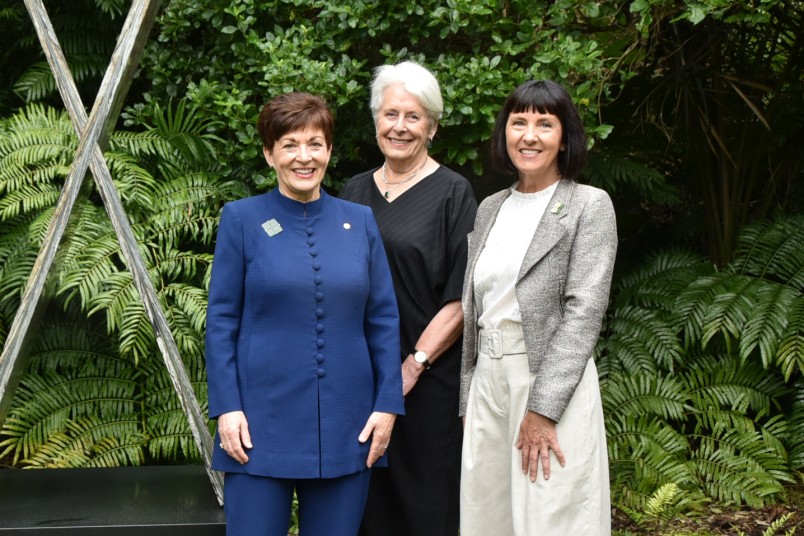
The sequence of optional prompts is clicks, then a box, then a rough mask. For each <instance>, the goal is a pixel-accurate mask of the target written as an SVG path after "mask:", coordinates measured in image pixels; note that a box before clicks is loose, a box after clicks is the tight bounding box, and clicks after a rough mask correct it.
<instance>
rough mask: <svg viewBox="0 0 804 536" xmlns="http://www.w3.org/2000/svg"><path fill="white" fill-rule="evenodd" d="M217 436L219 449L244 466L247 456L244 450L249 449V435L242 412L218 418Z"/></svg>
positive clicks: (225, 414) (232, 412) (230, 413)
mask: <svg viewBox="0 0 804 536" xmlns="http://www.w3.org/2000/svg"><path fill="white" fill-rule="evenodd" d="M218 435H220V438H221V448H222V449H223V450H224V451H226V454H228V455H229V456H231V457H232V458H234V459H235V460H237V461H238V462H240V463H241V464H244V463H246V462H247V461H248V455H247V454H246V451H245V450H244V449H250V448H251V434H249V433H248V421H247V420H246V414H245V413H243V412H242V411H231V412H229V413H224V414H223V415H221V416H219V417H218Z"/></svg>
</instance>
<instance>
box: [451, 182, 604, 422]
mask: <svg viewBox="0 0 804 536" xmlns="http://www.w3.org/2000/svg"><path fill="white" fill-rule="evenodd" d="M509 195H511V193H510V190H508V189H507V190H503V191H501V192H498V193H496V194H494V195H492V196H490V197H488V198H486V199H485V200H484V201H483V202H482V203H481V204H480V207H479V208H478V210H477V218H476V219H475V228H474V230H473V231H472V232H471V233H470V234H469V264H468V266H467V269H466V277H465V279H464V286H463V315H464V334H463V358H462V363H461V399H460V414H461V415H465V414H466V404H467V399H468V396H469V385H470V384H471V381H472V375H473V374H474V371H475V364H476V363H477V329H478V328H477V311H476V310H475V300H474V298H475V296H474V284H473V281H474V271H475V265H476V264H477V259H478V256H479V255H480V252H481V251H482V249H483V246H484V244H485V242H486V239H487V237H488V235H489V231H491V228H492V226H493V225H494V222H495V220H496V219H497V213H498V212H499V210H500V206H501V205H502V204H503V201H505V199H506V198H507V197H508V196H509ZM616 253H617V224H616V221H615V217H614V207H613V206H612V204H611V199H610V198H609V196H608V194H607V193H606V192H604V191H603V190H600V189H598V188H594V187H592V186H587V185H582V184H577V183H575V182H574V181H570V180H567V179H562V180H561V181H560V182H559V183H558V185H557V187H556V191H555V193H554V194H553V197H552V199H551V200H550V203H549V204H548V205H547V210H545V212H544V216H543V217H542V219H541V222H540V223H539V227H538V229H537V230H536V234H535V235H534V236H533V240H532V241H531V243H530V246H529V247H528V251H527V253H526V254H525V259H524V261H523V262H522V267H521V268H520V270H519V276H518V278H517V282H516V298H517V302H518V304H519V308H520V311H521V313H522V330H523V332H524V337H525V347H526V349H527V353H528V363H529V365H530V372H531V374H534V375H535V377H536V379H535V381H534V384H533V389H532V390H531V393H530V397H529V399H528V409H529V410H531V411H535V412H536V413H539V414H541V415H544V416H546V417H549V418H551V419H553V420H554V421H556V422H557V421H558V420H559V419H561V415H563V413H564V410H565V409H566V408H567V405H568V404H569V401H570V399H571V398H572V395H573V393H574V392H575V388H576V387H577V386H578V383H579V382H580V381H581V377H582V376H583V371H584V368H585V367H586V362H587V360H588V359H590V358H591V357H592V352H593V350H594V347H595V343H596V341H597V338H598V336H599V335H600V325H601V323H602V321H603V315H604V314H605V312H606V308H607V306H608V299H609V288H610V286H611V274H612V270H613V268H614V258H615V256H616Z"/></svg>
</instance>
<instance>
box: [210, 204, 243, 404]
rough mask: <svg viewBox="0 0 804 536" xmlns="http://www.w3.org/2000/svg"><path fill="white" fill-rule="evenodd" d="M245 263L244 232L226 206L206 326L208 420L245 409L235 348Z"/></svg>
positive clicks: (241, 308) (213, 273)
mask: <svg viewBox="0 0 804 536" xmlns="http://www.w3.org/2000/svg"><path fill="white" fill-rule="evenodd" d="M245 267H246V263H245V257H244V252H243V229H242V223H241V222H240V221H239V219H238V216H237V213H236V211H235V209H234V208H233V207H232V206H231V205H225V206H224V207H223V213H222V214H221V221H220V225H219V227H218V237H217V240H216V244H215V256H214V258H213V261H212V277H211V280H210V284H209V304H208V306H207V326H206V337H205V339H206V343H205V344H206V366H207V386H208V389H209V417H210V418H215V417H218V416H219V415H221V414H223V413H228V412H230V411H238V410H241V409H242V404H241V399H240V389H239V387H238V382H237V364H236V349H237V338H238V336H239V334H240V322H241V315H242V311H243V298H244V294H245V293H244V289H245V274H246V269H245Z"/></svg>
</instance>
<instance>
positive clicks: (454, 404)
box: [341, 166, 477, 536]
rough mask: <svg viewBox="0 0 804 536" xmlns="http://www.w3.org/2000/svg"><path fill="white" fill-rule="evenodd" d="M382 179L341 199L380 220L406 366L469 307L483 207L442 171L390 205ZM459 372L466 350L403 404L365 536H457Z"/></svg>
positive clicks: (359, 179)
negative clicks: (426, 335) (444, 320)
mask: <svg viewBox="0 0 804 536" xmlns="http://www.w3.org/2000/svg"><path fill="white" fill-rule="evenodd" d="M374 171H376V169H374V170H371V171H367V172H365V173H361V174H359V175H356V176H354V177H352V178H351V179H350V180H349V181H348V182H347V183H346V184H345V185H344V187H343V190H342V192H341V198H343V199H347V200H349V201H354V202H356V203H360V204H363V205H368V206H369V207H371V208H372V210H373V211H374V216H375V218H376V220H377V224H378V226H379V228H380V234H381V235H382V239H383V243H384V245H385V253H386V255H387V256H388V261H389V264H390V266H391V275H392V277H393V280H394V289H395V292H396V296H397V301H398V303H399V316H400V330H401V342H402V355H401V359H402V360H404V359H405V358H406V357H407V356H408V354H410V353H412V352H413V350H414V345H415V344H416V342H417V341H418V339H419V336H420V335H421V334H422V332H423V331H424V329H425V328H426V327H427V325H428V324H429V323H430V321H431V320H432V319H433V317H434V316H435V315H436V313H437V312H438V311H439V310H440V309H441V308H442V307H443V306H444V304H446V303H448V302H450V301H454V300H460V299H461V290H462V286H463V277H464V272H465V270H466V249H467V247H466V236H467V234H468V233H469V232H470V231H471V230H472V227H473V226H474V220H475V213H476V211H477V202H476V200H475V196H474V193H473V192H472V187H471V185H470V184H469V181H467V180H466V179H465V178H464V177H462V176H461V175H459V174H457V173H455V172H454V171H451V170H449V169H447V168H445V167H444V166H441V167H439V168H438V169H437V170H436V171H435V172H433V173H432V174H430V175H428V176H427V177H425V178H424V179H422V180H421V181H419V182H418V183H416V184H414V185H413V186H411V187H410V188H409V189H408V190H407V191H405V192H403V193H402V194H401V195H399V196H398V197H396V199H394V200H393V202H391V203H389V202H388V201H387V200H386V199H385V198H384V197H383V195H382V193H380V191H379V190H378V189H377V186H376V185H375V183H374V178H373V173H374ZM460 364H461V341H460V340H458V341H457V342H456V343H455V344H454V345H452V346H451V347H450V348H449V349H448V350H447V351H446V352H445V353H444V354H442V355H441V356H440V357H439V358H438V360H437V361H436V362H435V363H434V365H433V366H432V367H431V368H430V370H428V371H426V372H424V373H423V374H422V375H421V376H420V377H419V381H418V382H417V383H416V386H415V387H414V388H413V390H412V391H411V392H410V393H409V394H408V396H407V397H406V398H405V416H400V417H398V418H397V419H396V423H395V425H394V430H393V434H392V435H391V443H390V446H389V448H388V468H387V469H379V468H378V469H374V470H373V472H372V480H371V486H370V489H369V499H368V503H367V504H366V513H365V515H364V517H363V526H362V528H361V532H360V534H361V535H362V536H393V535H399V536H430V535H432V536H442V535H449V536H456V535H457V534H458V504H459V480H460V470H461V462H460V458H461V440H462V433H463V430H462V426H461V422H460V418H459V417H458V391H459V381H460Z"/></svg>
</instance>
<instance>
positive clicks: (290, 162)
mask: <svg viewBox="0 0 804 536" xmlns="http://www.w3.org/2000/svg"><path fill="white" fill-rule="evenodd" d="M263 153H264V154H265V160H266V161H267V162H268V164H269V165H270V166H272V167H274V168H275V169H276V177H277V180H278V185H279V191H280V192H282V194H283V195H284V196H285V197H289V198H291V199H295V200H296V201H301V202H302V203H306V202H309V201H315V200H316V199H318V198H319V197H320V195H321V190H320V186H321V181H323V180H324V174H325V173H326V171H327V164H328V163H329V157H330V155H331V154H332V147H331V146H327V143H326V139H325V137H324V132H323V131H322V130H321V129H319V128H308V129H305V130H295V131H293V132H288V133H287V134H285V135H284V136H282V137H281V138H279V139H278V140H276V142H275V143H274V146H273V147H272V148H270V149H269V148H268V147H264V148H263Z"/></svg>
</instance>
